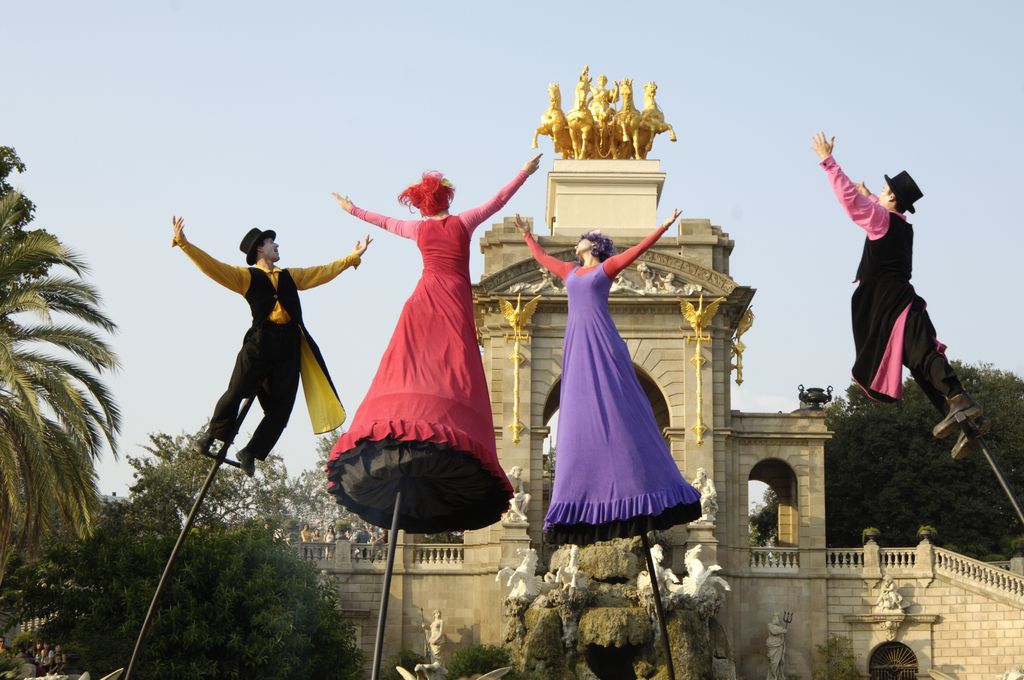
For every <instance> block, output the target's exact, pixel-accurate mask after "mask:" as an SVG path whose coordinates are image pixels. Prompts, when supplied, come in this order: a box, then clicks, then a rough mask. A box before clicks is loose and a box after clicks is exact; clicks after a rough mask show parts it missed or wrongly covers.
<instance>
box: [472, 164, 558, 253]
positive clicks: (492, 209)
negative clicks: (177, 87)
mask: <svg viewBox="0 0 1024 680" xmlns="http://www.w3.org/2000/svg"><path fill="white" fill-rule="evenodd" d="M541 155H542V154H537V155H536V156H534V157H533V158H531V159H530V160H528V161H526V163H525V164H524V165H523V167H522V169H521V170H520V171H519V172H517V173H516V176H515V177H513V178H512V181H511V182H509V183H508V184H506V185H505V186H503V187H502V188H501V189H499V190H498V193H496V194H495V195H494V196H492V197H491V199H490V200H489V201H487V202H486V203H484V204H483V205H480V206H477V207H475V208H470V209H469V210H466V211H465V212H462V213H459V217H460V218H461V219H462V225H463V226H464V227H465V228H466V233H468V234H469V235H472V234H473V231H474V230H475V229H476V228H477V227H478V226H480V225H481V224H482V223H483V221H484V220H486V219H487V218H488V217H490V216H491V215H493V214H494V213H496V212H498V211H499V210H501V208H502V207H503V206H504V205H505V204H506V203H508V201H509V199H511V198H512V196H514V195H515V193H516V192H517V191H518V190H519V187H521V186H523V182H525V181H526V178H527V177H529V176H530V175H532V174H533V173H535V172H536V171H537V168H538V167H540V157H541Z"/></svg>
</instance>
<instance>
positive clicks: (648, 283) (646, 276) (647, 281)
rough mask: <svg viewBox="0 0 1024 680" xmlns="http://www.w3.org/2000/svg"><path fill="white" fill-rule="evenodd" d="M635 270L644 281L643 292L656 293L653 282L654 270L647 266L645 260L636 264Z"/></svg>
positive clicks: (655, 286)
mask: <svg viewBox="0 0 1024 680" xmlns="http://www.w3.org/2000/svg"><path fill="white" fill-rule="evenodd" d="M636 270H637V272H639V273H640V280H641V281H643V282H644V292H645V293H657V292H658V286H657V284H656V283H655V282H654V270H653V269H651V268H650V267H648V266H647V263H646V262H641V263H640V264H638V265H637V266H636Z"/></svg>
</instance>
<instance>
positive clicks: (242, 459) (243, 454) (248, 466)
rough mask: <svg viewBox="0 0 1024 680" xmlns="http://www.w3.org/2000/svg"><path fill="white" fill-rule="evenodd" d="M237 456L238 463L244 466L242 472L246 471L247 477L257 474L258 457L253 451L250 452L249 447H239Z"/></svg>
mask: <svg viewBox="0 0 1024 680" xmlns="http://www.w3.org/2000/svg"><path fill="white" fill-rule="evenodd" d="M235 458H237V459H238V465H239V466H240V467H241V468H242V472H244V473H245V474H246V476H247V477H252V476H253V475H255V474H256V459H255V458H254V457H253V455H252V454H251V453H249V449H246V448H241V449H238V453H236V454H235Z"/></svg>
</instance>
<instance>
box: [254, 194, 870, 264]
mask: <svg viewBox="0 0 1024 680" xmlns="http://www.w3.org/2000/svg"><path fill="white" fill-rule="evenodd" d="M886 179H888V178H886ZM268 238H270V239H276V238H277V232H276V231H274V230H273V229H258V228H257V227H253V228H252V229H250V230H249V233H248V234H246V235H245V238H243V239H242V242H241V243H240V244H238V249H239V250H241V251H242V252H243V253H245V263H246V264H248V265H253V264H256V249H257V248H259V247H260V246H261V245H262V244H263V242H264V241H265V240H267V239H268Z"/></svg>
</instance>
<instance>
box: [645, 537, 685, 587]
mask: <svg viewBox="0 0 1024 680" xmlns="http://www.w3.org/2000/svg"><path fill="white" fill-rule="evenodd" d="M651 560H652V561H653V562H654V577H655V579H657V581H656V582H657V584H658V591H659V592H660V593H661V598H662V599H663V600H665V601H670V600H671V598H672V596H673V595H675V594H676V593H679V592H681V591H682V585H680V583H679V577H678V576H676V575H675V572H673V571H672V569H671V567H664V566H662V564H661V563H662V562H663V561H664V560H665V551H664V549H663V548H662V547H661V544H660V543H655V544H654V545H652V546H651ZM636 587H637V590H639V591H640V592H643V593H653V589H652V588H651V575H650V574H649V573H648V572H646V571H642V572H640V575H639V576H637V577H636Z"/></svg>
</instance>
